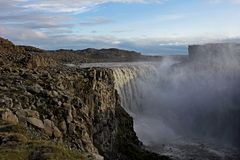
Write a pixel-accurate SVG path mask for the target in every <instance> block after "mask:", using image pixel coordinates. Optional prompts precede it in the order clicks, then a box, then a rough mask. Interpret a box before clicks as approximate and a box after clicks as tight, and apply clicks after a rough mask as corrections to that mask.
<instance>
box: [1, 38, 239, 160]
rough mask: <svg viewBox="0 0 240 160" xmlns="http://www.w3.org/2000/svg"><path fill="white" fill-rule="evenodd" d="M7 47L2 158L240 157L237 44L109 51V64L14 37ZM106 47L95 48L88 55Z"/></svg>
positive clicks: (152, 159) (142, 159)
mask: <svg viewBox="0 0 240 160" xmlns="http://www.w3.org/2000/svg"><path fill="white" fill-rule="evenodd" d="M0 40H1V39H0ZM104 51H106V50H104ZM116 51H117V50H115V49H114V50H110V51H109V52H116ZM67 52H71V51H67ZM86 52H87V51H86ZM96 52H97V53H96ZM100 52H102V50H100ZM0 53H1V54H0V73H1V77H0V108H1V110H0V115H1V116H0V117H1V119H0V120H1V121H0V122H1V123H0V124H1V127H0V142H1V143H0V152H1V156H2V157H3V158H2V157H0V158H2V159H4V158H5V159H6V158H8V156H17V157H19V159H37V158H39V157H40V158H41V159H54V158H55V159H59V157H60V159H61V158H62V159H64V158H65V159H106V160H145V159H149V160H155V159H156V160H161V159H163V160H164V159H176V160H178V159H180V160H181V159H184V160H187V159H189V160H190V159H197V160H201V159H210V160H212V159H214V160H215V159H233V160H238V159H239V157H240V155H239V147H240V143H239V140H238V139H239V135H240V118H239V115H240V107H239V106H240V101H239V96H240V83H239V82H240V74H239V73H240V72H239V71H240V58H239V56H240V47H239V45H237V44H208V45H201V46H190V47H189V56H184V57H174V56H173V57H158V58H157V60H156V61H152V58H154V57H150V58H149V57H148V58H145V57H144V56H139V55H138V54H137V57H134V58H133V61H134V62H122V61H121V57H122V56H119V55H117V56H119V57H118V61H120V62H121V63H120V62H115V63H111V57H109V56H107V60H106V59H105V61H106V62H108V63H83V62H82V61H81V62H79V63H77V62H78V61H77V60H78V58H79V59H81V58H82V55H80V57H79V55H78V54H79V53H75V52H73V53H72V52H71V53H69V54H70V55H74V56H72V57H71V56H70V57H66V55H67V54H66V53H65V51H64V54H63V52H62V51H61V52H59V54H60V55H58V52H57V51H56V53H54V54H51V53H49V52H48V51H44V50H38V49H36V48H31V47H26V46H15V45H14V44H12V43H11V42H8V41H6V40H1V45H0ZM117 53H119V54H120V55H124V54H125V52H124V51H121V52H117ZM131 53H132V52H131ZM131 53H129V52H127V54H130V55H131ZM65 54H66V55H65ZM107 54H109V55H111V53H108V52H107ZM127 54H126V55H127ZM89 55H90V56H89ZM134 55H136V54H135V53H134ZM99 56H101V54H100V53H98V51H96V50H94V56H92V55H91V53H88V54H86V57H87V58H86V59H88V60H89V59H91V60H90V61H89V62H94V58H96V57H97V58H96V59H98V57H99ZM76 57H77V58H76ZM138 57H140V59H138ZM126 58H127V57H123V60H124V59H126ZM71 59H74V63H71ZM65 60H67V61H65ZM96 62H99V61H97V60H96ZM101 62H102V61H101ZM138 138H139V139H138ZM139 140H140V141H142V142H143V144H142V143H141V142H140V141H139ZM13 145H15V146H16V147H15V148H13V149H10V148H11V147H12V146H13ZM19 148H21V149H20V150H19ZM56 150H57V152H56ZM150 151H151V152H150ZM59 152H61V154H59ZM152 152H156V153H158V154H160V155H162V156H160V155H158V154H156V153H152Z"/></svg>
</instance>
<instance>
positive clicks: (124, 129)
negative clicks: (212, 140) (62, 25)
mask: <svg viewBox="0 0 240 160" xmlns="http://www.w3.org/2000/svg"><path fill="white" fill-rule="evenodd" d="M42 52H43V51H42V50H40V49H37V48H34V47H26V46H15V45H14V44H13V43H12V42H10V41H8V40H5V39H3V38H1V39H0V159H8V160H9V159H19V160H23V159H24V160H25V159H31V160H35V159H41V160H42V159H98V160H101V159H106V160H145V159H151V160H155V159H156V160H161V159H168V158H167V157H165V156H159V155H157V154H154V153H151V152H149V151H146V150H145V149H144V147H143V145H142V144H141V142H140V141H139V140H138V138H137V136H136V134H135V132H134V130H133V120H132V118H131V117H130V116H129V115H128V114H127V112H125V110H124V109H123V108H122V107H121V103H120V98H119V96H118V93H117V91H116V90H115V89H114V77H113V72H112V70H111V69H106V68H86V69H76V68H75V69H74V68H67V67H64V66H63V65H61V63H62V61H61V60H58V58H56V57H54V56H47V54H46V53H44V54H45V55H44V54H43V53H42Z"/></svg>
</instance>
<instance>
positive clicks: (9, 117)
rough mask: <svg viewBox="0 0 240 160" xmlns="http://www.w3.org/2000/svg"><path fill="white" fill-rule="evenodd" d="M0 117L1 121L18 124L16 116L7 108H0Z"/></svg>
mask: <svg viewBox="0 0 240 160" xmlns="http://www.w3.org/2000/svg"><path fill="white" fill-rule="evenodd" d="M0 118H1V120H3V121H6V122H9V123H12V124H18V118H17V116H16V115H15V114H13V113H12V111H10V110H9V109H2V110H0Z"/></svg>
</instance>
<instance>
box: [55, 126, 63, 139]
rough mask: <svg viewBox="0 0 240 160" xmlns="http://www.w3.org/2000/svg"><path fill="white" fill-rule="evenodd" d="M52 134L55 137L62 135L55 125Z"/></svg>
mask: <svg viewBox="0 0 240 160" xmlns="http://www.w3.org/2000/svg"><path fill="white" fill-rule="evenodd" d="M53 135H54V136H55V137H56V138H61V137H62V132H61V131H60V130H59V129H58V128H57V127H56V126H53Z"/></svg>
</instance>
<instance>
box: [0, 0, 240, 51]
mask: <svg viewBox="0 0 240 160" xmlns="http://www.w3.org/2000/svg"><path fill="white" fill-rule="evenodd" d="M0 36H1V37H4V38H7V39H9V40H11V41H13V42H14V43H16V44H21V45H33V46H36V47H40V48H43V49H60V48H63V49H84V48H121V49H127V50H135V51H139V52H142V53H143V54H185V53H186V52H187V47H186V46H187V45H190V44H202V43H213V42H240V0H188V1H186V0H0Z"/></svg>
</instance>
